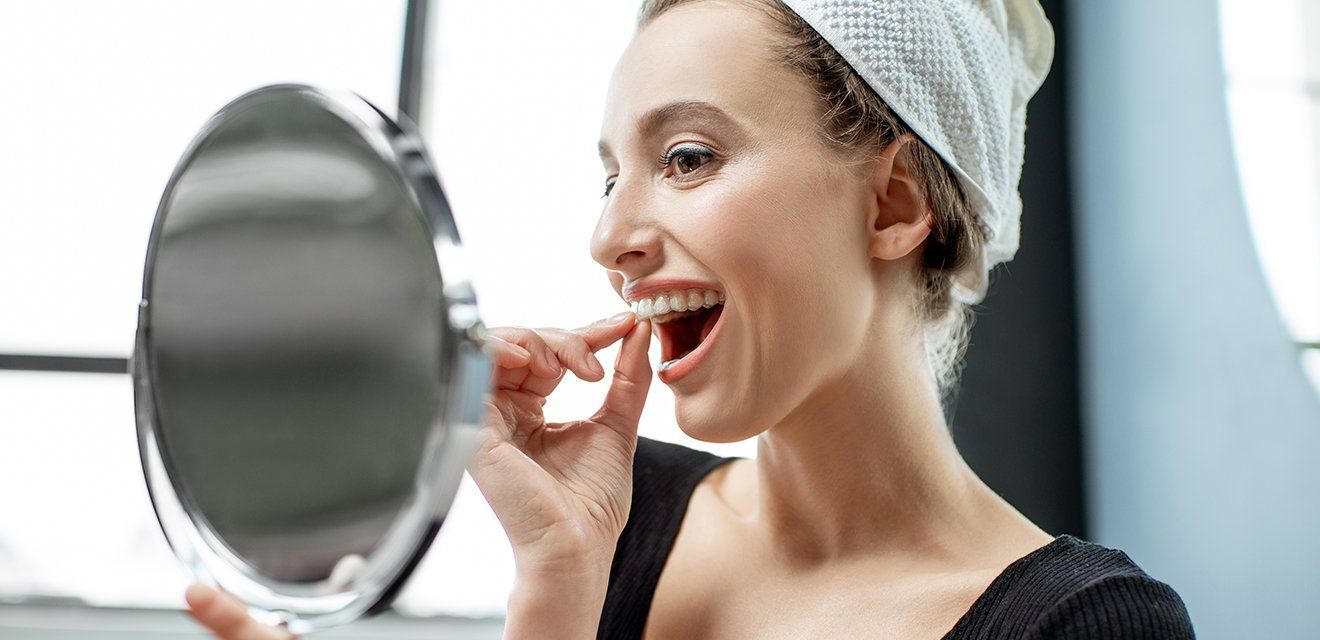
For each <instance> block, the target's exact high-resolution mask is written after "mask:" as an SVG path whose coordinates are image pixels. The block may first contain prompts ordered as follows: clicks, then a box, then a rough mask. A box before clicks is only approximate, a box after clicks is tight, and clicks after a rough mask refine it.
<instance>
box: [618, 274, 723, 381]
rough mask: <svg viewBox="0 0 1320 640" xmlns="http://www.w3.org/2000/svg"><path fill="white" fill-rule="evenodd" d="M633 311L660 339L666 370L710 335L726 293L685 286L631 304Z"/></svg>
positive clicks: (661, 367)
mask: <svg viewBox="0 0 1320 640" xmlns="http://www.w3.org/2000/svg"><path fill="white" fill-rule="evenodd" d="M632 308H633V313H636V314H637V317H638V318H641V319H643V320H646V319H649V320H651V322H652V324H653V325H654V326H655V331H656V335H657V337H659V339H660V367H659V371H660V372H664V371H666V370H668V369H670V368H671V367H674V366H675V365H677V364H678V363H679V362H680V361H681V360H683V358H685V357H687V356H688V355H690V354H692V352H694V351H696V350H697V348H698V347H700V346H701V344H702V342H703V341H705V340H706V338H708V337H709V336H710V333H711V331H712V330H713V329H714V328H715V324H716V323H717V322H718V321H719V319H720V314H721V313H722V312H723V311H724V294H722V293H720V292H718V291H715V290H713V289H682V290H676V291H669V292H666V293H662V294H657V295H654V296H651V297H648V298H645V299H642V300H638V301H636V302H633V303H632Z"/></svg>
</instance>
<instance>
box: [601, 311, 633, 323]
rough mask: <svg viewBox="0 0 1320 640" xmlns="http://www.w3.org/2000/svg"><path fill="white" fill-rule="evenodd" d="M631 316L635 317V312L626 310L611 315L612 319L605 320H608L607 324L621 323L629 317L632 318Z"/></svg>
mask: <svg viewBox="0 0 1320 640" xmlns="http://www.w3.org/2000/svg"><path fill="white" fill-rule="evenodd" d="M631 317H633V312H631V311H624V312H623V313H616V314H614V315H612V316H610V319H609V320H606V321H605V322H606V323H607V324H619V323H621V322H623V321H624V320H627V319H628V318H631Z"/></svg>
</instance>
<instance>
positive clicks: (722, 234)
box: [691, 167, 874, 406]
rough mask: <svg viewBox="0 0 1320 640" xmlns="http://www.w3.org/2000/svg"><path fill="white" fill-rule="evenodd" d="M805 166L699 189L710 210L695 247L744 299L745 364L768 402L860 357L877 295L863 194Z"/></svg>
mask: <svg viewBox="0 0 1320 640" xmlns="http://www.w3.org/2000/svg"><path fill="white" fill-rule="evenodd" d="M796 168H797V167H788V168H784V169H780V170H773V169H772V168H769V167H765V168H762V169H761V170H759V171H747V172H745V173H743V174H740V175H735V176H731V177H729V178H727V179H725V180H724V181H723V182H720V183H714V182H713V183H711V184H709V185H702V187H703V188H698V189H695V190H694V191H693V194H692V195H693V196H694V199H697V200H699V201H700V202H699V203H698V204H697V207H696V210H698V211H700V212H702V213H701V219H700V220H699V221H694V224H693V225H692V228H693V231H694V233H693V235H692V236H691V242H693V243H699V249H698V248H697V247H694V253H695V254H696V255H698V256H699V257H700V259H702V261H703V262H704V263H705V265H706V266H707V267H708V268H709V269H711V270H712V272H713V273H714V275H715V276H716V277H718V278H720V279H721V280H722V281H724V282H725V284H726V286H727V287H728V288H729V291H730V293H731V294H732V295H734V296H735V298H736V304H737V306H738V317H739V320H740V322H739V324H740V326H741V330H740V331H739V332H738V333H739V334H741V335H740V336H739V340H738V342H739V344H738V347H737V354H738V355H737V357H738V359H739V362H738V363H737V364H736V365H735V366H737V367H739V368H740V369H741V370H742V371H744V372H746V374H747V375H750V376H754V377H755V379H754V381H753V382H752V384H750V385H748V386H749V387H750V389H749V390H750V391H752V392H753V393H755V395H757V396H759V397H758V398H757V400H758V402H759V403H760V404H761V406H766V405H768V404H779V403H781V402H793V401H794V400H800V398H801V395H802V394H803V393H806V392H807V391H808V389H807V388H805V387H809V386H810V385H812V384H813V382H814V381H819V380H820V379H821V378H822V376H827V375H830V374H831V372H832V370H834V369H835V368H837V367H839V366H840V365H841V364H842V363H843V362H844V359H845V358H847V357H848V356H849V354H853V355H855V353H856V351H857V346H858V343H859V341H860V339H861V332H863V331H864V330H865V327H866V323H867V321H868V318H869V317H870V308H869V307H870V305H872V304H873V301H874V298H873V294H872V293H871V286H870V285H871V279H870V270H869V269H870V267H869V265H870V260H869V258H868V257H867V252H866V234H865V230H864V228H863V227H864V226H865V223H864V221H865V217H864V214H865V210H864V206H865V201H864V200H863V199H862V196H863V194H862V193H861V192H858V191H856V190H855V187H850V185H848V184H847V183H845V182H842V181H840V180H838V179H837V178H832V177H831V176H829V175H825V174H823V173H815V174H812V173H803V172H800V171H794V169H796ZM699 192H700V196H699V198H697V197H696V196H697V194H698V193H699ZM698 252H699V253H698ZM738 377H740V378H741V377H742V376H738ZM797 387H804V388H801V389H797ZM794 390H795V391H796V392H794Z"/></svg>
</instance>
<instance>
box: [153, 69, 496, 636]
mask: <svg viewBox="0 0 1320 640" xmlns="http://www.w3.org/2000/svg"><path fill="white" fill-rule="evenodd" d="M353 99H355V100H359V102H358V103H357V104H355V105H345V104H343V103H339V102H336V101H335V100H332V99H331V98H330V97H328V96H327V95H326V94H322V93H319V92H316V91H314V90H310V89H307V88H298V87H275V88H268V89H264V90H259V91H257V92H254V93H252V94H248V95H247V96H244V97H243V98H240V99H239V100H237V101H235V102H234V103H233V104H231V105H230V106H229V107H226V109H225V110H223V111H222V112H221V113H220V114H219V115H217V117H216V118H214V119H213V120H212V122H211V123H210V124H208V127H207V129H206V130H204V132H203V134H202V135H201V136H199V138H198V139H197V140H196V141H195V142H194V145H193V147H192V148H191V149H190V151H189V152H188V154H187V155H185V157H184V160H183V161H181V163H180V165H179V167H178V168H177V169H176V172H175V177H174V179H173V181H172V183H171V186H170V187H169V188H168V189H167V191H166V196H165V198H164V200H163V201H162V205H161V210H160V212H159V213H158V216H157V223H156V229H155V230H154V231H153V238H152V243H151V249H150V250H149V255H148V264H147V275H146V278H145V283H144V301H143V312H142V317H141V319H140V329H139V346H138V352H137V353H136V354H135V356H134V359H135V360H141V361H143V362H142V364H144V365H145V367H142V370H143V371H146V372H148V373H147V374H146V375H142V374H141V373H140V372H139V373H135V376H137V377H138V378H139V381H138V384H139V386H143V385H146V386H147V387H149V393H144V394H142V395H141V397H140V398H139V405H140V406H139V415H140V416H142V415H144V414H143V407H142V406H141V405H143V404H145V405H147V409H148V413H147V414H146V415H147V418H146V419H142V418H140V428H141V429H144V430H145V431H144V432H143V437H144V438H154V442H155V443H157V444H158V446H159V451H160V457H161V458H162V460H161V462H162V464H163V468H164V470H165V471H166V472H167V473H168V476H169V483H170V486H171V488H172V490H173V493H175V494H177V495H178V500H179V501H180V502H181V503H182V506H183V507H184V509H185V510H186V511H187V514H188V519H190V520H191V523H192V524H191V525H190V526H192V527H196V529H197V530H198V531H200V532H202V533H201V536H200V539H201V540H205V541H207V542H206V543H205V544H207V545H209V546H210V547H213V549H212V551H213V552H214V553H213V554H203V555H204V556H206V557H213V558H222V559H224V562H225V563H226V564H228V565H232V566H233V567H234V568H235V569H236V570H237V572H238V573H240V574H243V575H245V576H247V577H248V578H250V579H253V580H255V581H257V582H258V583H259V584H260V585H261V587H260V588H259V589H256V590H254V591H253V593H257V594H260V593H262V592H263V590H264V589H267V588H272V589H274V590H275V591H276V592H277V594H278V593H282V594H284V595H287V596H289V597H294V598H307V597H316V596H320V595H332V594H336V593H341V592H351V593H350V595H356V596H360V598H361V599H365V600H366V601H365V602H364V603H360V604H362V606H363V608H365V607H371V606H375V605H377V604H379V603H378V602H377V600H379V599H381V598H386V599H387V598H388V597H389V595H391V593H392V591H393V590H394V589H395V587H397V585H398V584H399V582H400V581H401V580H402V579H403V578H405V577H406V574H407V572H408V571H409V570H410V569H411V567H412V563H413V562H415V560H416V558H417V557H419V556H420V553H421V551H422V550H424V549H425V546H426V545H427V544H429V542H430V540H431V536H433V535H434V533H435V527H434V525H429V524H428V523H431V522H432V521H436V522H438V520H439V519H440V518H441V517H442V516H443V510H444V508H447V505H448V501H449V499H451V498H452V496H453V493H454V490H455V489H456V488H457V484H458V478H459V477H460V476H461V472H462V466H463V464H464V462H465V461H464V460H461V459H454V458H452V453H451V454H449V455H450V456H451V457H448V458H445V459H446V460H447V462H446V463H445V464H444V465H438V464H435V463H434V460H433V459H438V458H440V457H443V456H441V455H440V452H439V449H440V448H443V446H449V445H451V443H450V442H448V441H447V440H453V438H447V435H448V433H449V432H452V431H453V430H454V429H455V428H456V427H457V426H460V425H453V424H445V417H446V416H450V417H452V416H453V415H456V414H455V413H454V411H453V409H454V407H452V406H448V405H449V404H450V403H449V402H447V400H452V401H453V402H455V403H460V405H471V404H473V403H474V401H475V402H476V403H478V404H479V400H480V393H481V391H483V389H480V388H476V387H473V388H471V389H464V391H467V392H468V393H459V392H457V391H455V390H453V389H449V388H448V386H447V385H449V384H451V382H452V381H453V380H454V379H459V380H460V381H461V380H462V379H464V377H465V376H464V375H463V372H461V371H459V372H455V371H454V370H453V367H454V366H456V364H455V363H458V364H460V365H461V364H462V363H463V362H469V363H470V361H471V358H467V359H466V360H464V359H458V360H456V359H455V356H456V352H458V351H462V352H463V353H465V354H470V353H471V352H472V349H470V348H469V347H470V345H468V344H467V343H466V342H456V340H458V338H456V337H455V334H454V332H453V331H451V329H452V327H451V324H450V322H449V321H448V318H449V311H450V310H451V307H453V306H456V305H454V304H453V302H454V301H453V300H451V299H449V298H446V290H445V288H444V287H443V286H442V280H441V273H440V267H439V266H438V263H437V254H436V245H435V244H434V243H436V242H437V241H439V240H440V239H443V240H444V241H445V243H446V246H452V244H453V243H456V242H457V238H448V237H443V238H437V237H434V236H433V232H434V229H433V227H434V226H436V225H435V223H434V222H433V221H432V218H436V217H438V216H447V215H448V211H447V207H443V206H442V207H440V208H441V209H443V211H441V212H437V211H432V210H426V211H424V210H423V207H424V205H423V204H422V203H423V202H431V201H430V200H426V199H424V198H423V197H422V196H421V195H419V189H418V184H417V183H415V182H414V181H415V180H416V176H412V175H409V174H405V173H404V171H403V169H402V168H401V165H402V164H404V162H405V161H404V160H402V159H400V158H399V156H398V155H396V150H395V149H396V148H402V149H407V150H409V151H408V153H411V154H414V155H412V156H409V157H408V159H407V161H408V162H414V163H415V162H416V160H417V158H421V159H422V163H423V165H425V160H424V156H421V155H420V152H418V151H417V149H419V146H418V144H417V143H416V142H415V141H414V140H408V141H406V142H407V144H403V143H401V142H400V140H399V139H398V138H397V137H398V136H403V135H405V134H404V133H402V132H401V131H399V130H397V129H395V128H393V127H394V126H395V125H393V124H392V123H390V122H389V120H388V119H387V118H385V117H384V116H383V115H381V114H380V113H379V112H376V111H372V110H371V108H370V107H369V105H367V104H366V103H365V102H361V101H360V99H356V97H353ZM354 109H357V110H358V111H361V112H362V113H356V112H355V111H354ZM364 109H365V110H364ZM364 114H365V115H364ZM358 116H363V117H365V118H366V119H367V120H366V121H365V122H366V123H367V124H366V125H364V121H363V120H360V119H357V118H358ZM373 118H374V119H375V120H374V121H373V120H372V119H373ZM370 125H375V126H376V127H377V128H375V129H373V128H372V127H371V126H370ZM391 135H393V136H396V138H391V137H389V136H391ZM425 168H426V169H427V171H424V172H423V173H424V175H423V178H425V179H429V180H430V181H431V184H433V185H436V188H435V189H434V191H433V192H432V193H431V195H432V196H434V195H436V194H439V190H438V183H435V182H434V176H433V175H431V174H430V173H429V167H425ZM440 197H441V198H442V197H443V196H440ZM440 204H441V205H443V202H441V203H440ZM431 208H432V209H435V208H436V207H434V206H432V207H431ZM450 225H452V223H450ZM443 226H445V225H442V227H443ZM448 228H449V229H452V226H448ZM441 233H442V235H444V234H447V233H448V231H446V230H445V229H442V230H441ZM465 302H470V300H467V301H465ZM469 315H471V314H469ZM471 317H472V318H473V319H475V315H472V316H471ZM135 368H137V367H135ZM469 368H471V367H469ZM468 373H471V372H468ZM466 377H468V378H470V377H471V376H470V375H469V376H466ZM483 379H484V378H483ZM468 386H470V387H471V386H472V385H468ZM450 394H453V395H450ZM468 396H472V397H468ZM449 448H450V449H453V446H449ZM154 449H155V447H151V446H145V445H144V448H143V452H144V454H143V455H144V464H147V469H148V479H149V481H151V476H152V474H151V472H150V469H151V465H150V464H149V463H150V461H149V460H148V459H147V458H149V457H150V455H151V452H152V451H153V450H154ZM428 460H432V462H433V464H431V465H429V466H428V464H427V462H428ZM438 466H444V467H446V468H445V469H439V470H437V467H438ZM455 469H457V471H455ZM442 478H443V479H444V481H443V482H441V479H442ZM438 485H445V486H438ZM165 493H166V492H164V491H161V490H159V488H156V490H153V500H154V501H156V502H157V511H158V513H159V512H161V505H160V504H159V500H161V499H162V495H164V494H165ZM162 525H164V526H165V527H166V532H167V534H170V533H173V535H171V536H170V538H171V544H172V545H177V543H178V542H179V541H180V540H181V539H182V538H184V537H188V536H185V535H184V534H181V533H180V532H179V531H178V530H175V531H173V532H171V530H170V529H171V527H170V526H169V524H168V523H167V518H166V517H164V515H162ZM189 535H191V534H189ZM196 542H197V540H194V541H193V543H194V544H195V543H196ZM216 547H218V548H216ZM382 547H390V548H391V550H390V551H389V552H388V553H380V552H381V549H382ZM176 551H178V547H177V546H176ZM187 555H188V554H186V553H184V554H182V555H181V557H184V558H185V561H187V560H186V557H187ZM194 568H195V569H197V568H198V567H194ZM212 568H214V567H212ZM222 569H223V567H222ZM359 574H371V576H372V579H371V580H370V581H369V582H370V583H371V584H370V585H363V584H355V583H354V581H355V580H357V579H358V578H359V577H360V576H359ZM221 582H222V585H223V580H222V581H221ZM299 585H303V586H302V587H301V588H300V587H299ZM373 589H374V590H375V593H374V594H373V593H368V592H371V591H372V590H373ZM364 593H365V594H366V595H362V594H364ZM373 598H374V599H373ZM266 606H268V607H271V605H269V604H268V605H266ZM342 606H343V602H342V601H336V603H332V604H330V605H322V606H321V607H319V608H318V609H317V611H319V612H322V613H324V612H327V611H331V610H334V609H336V608H342ZM284 607H288V608H290V609H296V606H294V605H291V604H288V603H283V604H281V607H280V608H284ZM272 608H273V607H272ZM362 612H363V611H358V613H359V614H360V613H362ZM295 613H296V611H295Z"/></svg>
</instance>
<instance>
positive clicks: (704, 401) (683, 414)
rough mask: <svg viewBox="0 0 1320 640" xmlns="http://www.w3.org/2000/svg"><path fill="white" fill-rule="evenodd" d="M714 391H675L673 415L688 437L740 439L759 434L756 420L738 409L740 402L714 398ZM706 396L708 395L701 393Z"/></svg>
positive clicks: (718, 440)
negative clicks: (682, 392) (696, 392)
mask: <svg viewBox="0 0 1320 640" xmlns="http://www.w3.org/2000/svg"><path fill="white" fill-rule="evenodd" d="M715 395H717V394H714V393H698V394H695V395H684V394H676V395H675V397H674V418H675V420H676V421H677V422H678V428H679V430H681V431H682V432H683V433H684V434H686V435H687V436H688V437H690V438H692V439H694V440H700V441H702V442H709V443H712V444H728V443H732V442H741V441H743V440H747V439H749V438H754V437H756V436H758V435H760V433H761V431H762V429H758V428H756V427H755V425H758V424H760V421H758V420H756V419H754V418H753V417H752V416H749V415H746V414H745V413H743V412H740V411H738V410H737V409H738V407H739V406H741V403H738V402H730V401H729V399H728V398H717V397H715ZM703 396H709V397H703Z"/></svg>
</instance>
